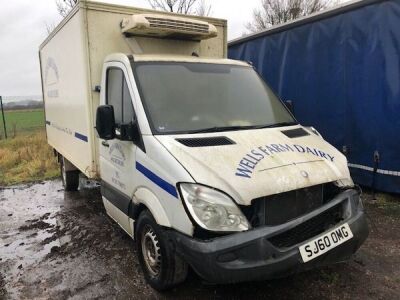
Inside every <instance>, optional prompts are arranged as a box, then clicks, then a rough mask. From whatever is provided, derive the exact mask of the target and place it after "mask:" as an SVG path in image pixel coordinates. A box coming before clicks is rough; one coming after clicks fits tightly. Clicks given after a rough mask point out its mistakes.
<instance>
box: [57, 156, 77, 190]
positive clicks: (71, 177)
mask: <svg viewBox="0 0 400 300" xmlns="http://www.w3.org/2000/svg"><path fill="white" fill-rule="evenodd" d="M60 171H61V178H62V183H63V186H64V190H65V191H67V192H70V191H77V190H78V187H79V171H78V170H73V171H66V170H65V164H64V157H62V158H61V160H60Z"/></svg>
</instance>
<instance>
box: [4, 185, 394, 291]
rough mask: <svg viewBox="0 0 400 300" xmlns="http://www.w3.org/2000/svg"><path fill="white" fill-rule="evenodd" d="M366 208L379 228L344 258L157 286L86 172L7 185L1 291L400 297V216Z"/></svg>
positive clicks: (190, 279) (376, 227)
mask: <svg viewBox="0 0 400 300" xmlns="http://www.w3.org/2000/svg"><path fill="white" fill-rule="evenodd" d="M399 206H400V204H399ZM367 209H368V211H369V215H370V216H371V218H373V220H374V228H375V229H374V228H373V230H372V232H371V236H370V238H369V239H368V241H367V243H366V244H365V245H364V246H363V247H362V248H361V250H360V251H359V253H358V254H357V255H355V256H354V258H353V259H352V260H351V261H349V262H347V263H343V264H339V265H335V266H332V267H328V268H323V269H320V270H314V271H311V272H307V273H303V274H298V275H295V276H291V277H289V278H285V279H281V280H274V281H268V282H256V283H243V284H235V285H223V286H215V285H209V284H206V283H205V282H203V281H202V280H201V279H199V278H198V277H197V276H196V275H195V274H193V273H191V274H190V275H189V278H188V280H187V282H185V283H184V284H183V285H181V286H180V287H178V288H176V289H174V290H172V291H170V292H168V293H165V294H160V293H157V292H155V291H154V290H152V289H151V288H150V287H149V286H148V285H146V283H145V281H144V278H143V275H142V273H141V271H140V267H139V264H138V260H137V259H136V254H135V251H134V244H133V241H132V240H131V239H130V238H129V237H128V236H127V235H126V234H125V232H123V230H122V229H120V228H119V227H118V226H117V225H116V224H115V223H114V222H113V221H112V220H111V219H110V218H109V217H108V216H107V215H106V214H105V210H104V208H103V206H102V202H101V197H100V191H99V188H98V186H97V185H96V183H94V182H87V181H85V180H82V181H81V188H80V190H79V191H78V192H68V193H67V192H65V191H64V190H63V188H62V184H61V182H60V181H59V180H55V181H47V182H43V183H39V184H33V185H22V186H16V187H12V188H7V189H3V190H0V299H93V298H95V299H169V298H171V299H175V298H180V299H210V298H211V299H248V298H262V299H267V298H268V299H275V298H279V299H317V298H318V299H321V298H322V299H399V298H400V242H399V240H400V230H399V228H400V226H399V224H400V217H399V216H398V215H388V214H386V210H385V209H381V208H380V206H379V205H377V204H374V203H372V204H368V203H367ZM388 233H390V234H388Z"/></svg>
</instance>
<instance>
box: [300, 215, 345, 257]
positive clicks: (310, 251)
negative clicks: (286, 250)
mask: <svg viewBox="0 0 400 300" xmlns="http://www.w3.org/2000/svg"><path fill="white" fill-rule="evenodd" d="M352 237H353V233H352V232H351V229H350V227H349V225H348V224H347V223H346V224H343V225H340V226H339V227H336V228H335V229H333V230H331V231H329V232H328V233H325V234H323V235H321V236H319V237H317V238H315V239H314V240H312V241H310V242H308V243H307V244H304V245H302V246H300V247H299V250H300V254H301V258H302V259H303V262H305V263H306V262H308V261H310V260H312V259H314V258H316V257H318V256H320V255H322V254H324V253H326V252H328V251H329V250H332V249H333V248H335V247H337V246H339V245H340V244H343V243H344V242H345V241H348V240H350V239H351V238H352Z"/></svg>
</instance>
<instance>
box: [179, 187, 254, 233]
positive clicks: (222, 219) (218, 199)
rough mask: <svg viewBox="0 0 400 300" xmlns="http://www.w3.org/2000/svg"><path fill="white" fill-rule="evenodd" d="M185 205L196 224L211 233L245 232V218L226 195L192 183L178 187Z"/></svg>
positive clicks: (246, 223) (246, 227) (247, 226)
mask: <svg viewBox="0 0 400 300" xmlns="http://www.w3.org/2000/svg"><path fill="white" fill-rule="evenodd" d="M179 188H180V191H181V195H182V198H183V201H184V202H185V205H186V207H187V209H188V211H189V213H190V215H191V216H192V218H193V219H194V220H195V221H196V223H197V224H198V225H199V226H201V227H202V228H204V229H207V230H211V231H220V232H222V231H245V230H248V229H249V228H250V224H249V222H248V221H247V219H246V217H245V216H244V215H243V213H242V212H241V211H240V209H239V208H238V207H237V205H236V204H235V203H234V202H233V200H232V199H231V198H230V197H229V196H227V195H226V194H224V193H222V192H220V191H217V190H215V189H212V188H209V187H206V186H203V185H199V184H192V183H182V184H180V185H179Z"/></svg>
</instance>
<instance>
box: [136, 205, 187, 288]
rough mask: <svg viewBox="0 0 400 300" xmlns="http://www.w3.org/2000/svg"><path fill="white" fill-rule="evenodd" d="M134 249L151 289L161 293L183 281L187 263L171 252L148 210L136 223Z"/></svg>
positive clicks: (170, 247)
mask: <svg viewBox="0 0 400 300" xmlns="http://www.w3.org/2000/svg"><path fill="white" fill-rule="evenodd" d="M136 248H137V253H138V256H139V262H140V265H141V267H142V270H143V273H144V277H145V278H146V281H147V282H148V283H149V284H150V286H151V287H152V288H154V289H156V290H158V291H163V290H167V289H170V288H172V287H174V286H176V285H178V284H179V283H181V282H183V281H185V279H186V276H187V272H188V265H187V263H186V262H185V261H184V260H182V259H181V258H180V257H179V256H177V255H176V253H175V251H173V249H172V246H171V244H170V243H169V242H168V240H167V239H166V237H165V236H164V235H163V233H162V229H161V228H160V226H158V225H157V223H156V221H155V220H154V218H153V216H152V215H151V214H150V212H149V211H148V210H146V211H143V212H142V213H141V214H140V216H139V219H138V221H137V227H136Z"/></svg>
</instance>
